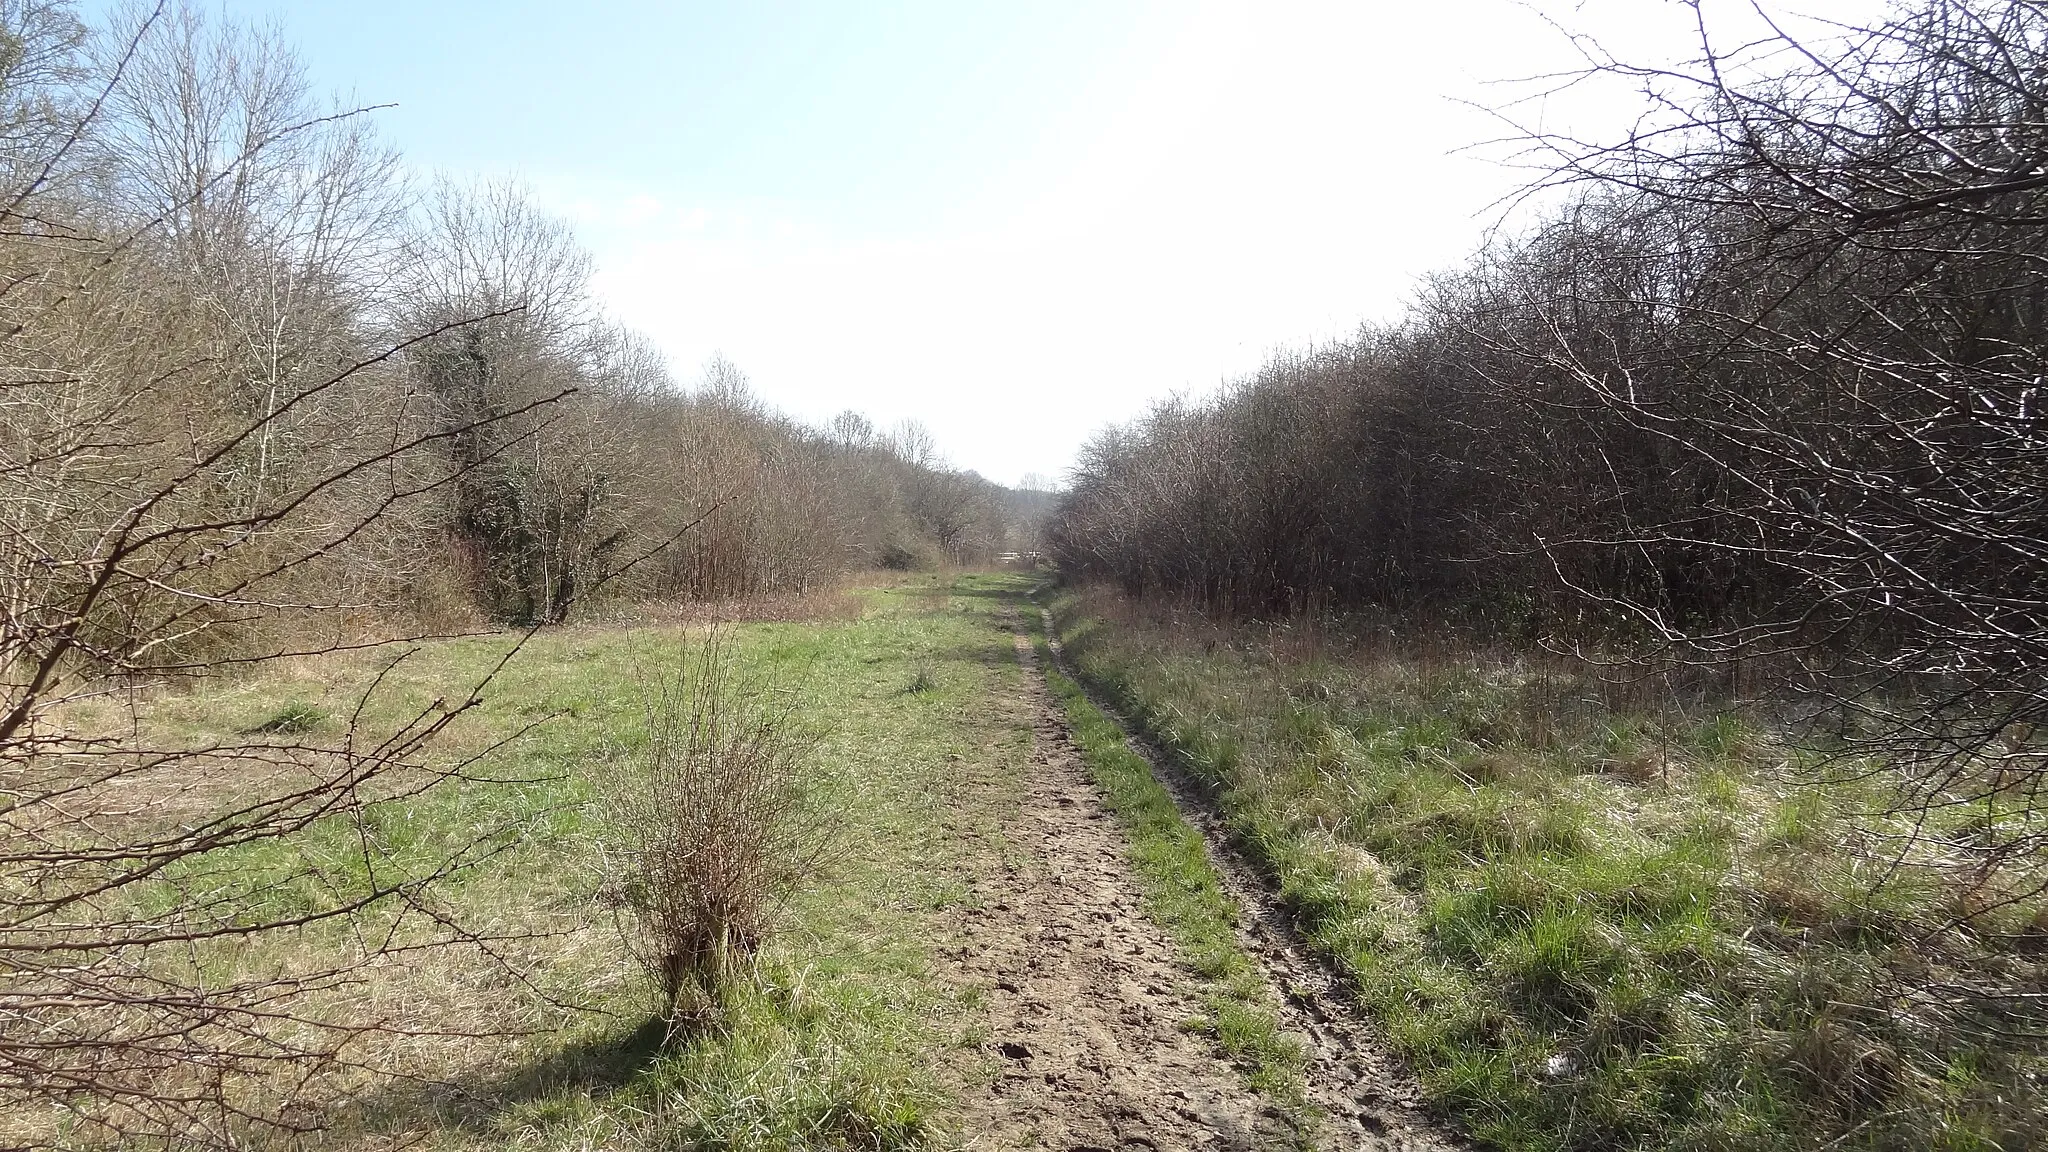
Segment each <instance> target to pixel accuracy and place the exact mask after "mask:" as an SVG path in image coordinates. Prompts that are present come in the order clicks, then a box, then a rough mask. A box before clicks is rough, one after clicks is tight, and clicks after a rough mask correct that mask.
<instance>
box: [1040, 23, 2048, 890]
mask: <svg viewBox="0 0 2048 1152" xmlns="http://www.w3.org/2000/svg"><path fill="white" fill-rule="evenodd" d="M1705 7H1706V6H1703V5H1700V4H1697V3H1696V4H1694V5H1691V8H1692V11H1693V12H1695V13H1697V14H1699V16H1700V18H1699V20H1698V24H1697V27H1698V44H1697V48H1698V51H1697V52H1696V53H1694V54H1693V55H1692V57H1691V59H1690V62H1689V63H1686V64H1683V65H1677V66H1645V65H1638V64H1634V63H1631V62H1629V61H1625V60H1621V59H1617V58H1614V57H1612V56H1609V55H1607V54H1605V53H1603V52H1602V51H1601V49H1600V48H1599V46H1598V45H1597V44H1595V43H1593V42H1592V41H1589V40H1581V41H1580V44H1581V47H1582V48H1583V49H1584V50H1585V52H1586V66H1585V69H1584V72H1583V73H1582V74H1581V75H1580V76H1579V77H1577V79H1579V80H1583V81H1585V82H1613V81H1621V82H1623V83H1625V84H1626V85H1628V86H1629V87H1631V88H1633V89H1634V90H1636V91H1637V92H1638V93H1640V94H1642V95H1643V96H1644V98H1645V109H1646V110H1645V112H1644V114H1643V117H1642V118H1641V119H1640V120H1639V121H1638V122H1637V123H1636V124H1635V126H1634V127H1633V128H1632V129H1631V130H1630V131H1629V132H1628V133H1626V134H1625V135H1623V136H1621V137H1620V138H1618V139H1594V140H1583V139H1577V138H1572V137H1567V136H1563V135H1559V134H1555V133H1545V132H1542V131H1536V130H1527V131H1519V132H1518V139H1519V140H1520V141H1521V142H1522V144H1523V145H1524V146H1525V147H1526V151H1525V152H1523V153H1522V156H1523V157H1524V158H1525V159H1528V160H1532V161H1533V162H1535V163H1536V164H1537V165H1538V166H1539V171H1540V172H1541V173H1542V175H1541V176H1540V178H1539V180H1538V181H1537V183H1536V184H1535V185H1534V186H1533V187H1532V188H1531V189H1530V194H1531V196H1532V197H1533V201H1532V202H1534V203H1540V204H1544V205H1547V207H1545V208H1543V209H1542V211H1541V212H1540V213H1539V214H1538V215H1537V217H1536V218H1535V219H1534V221H1533V223H1530V224H1528V225H1527V226H1525V227H1522V228H1521V229H1519V230H1518V231H1515V232H1514V233H1512V234H1509V235H1504V236H1502V237H1501V238H1499V239H1497V240H1495V241H1493V242H1491V243H1489V244H1488V245H1487V246H1486V247H1485V248H1483V249H1482V250H1481V251H1480V252H1478V253H1477V254H1476V255H1475V256H1474V257H1473V258H1472V259H1471V260H1470V261H1469V262H1468V263H1467V264H1465V265H1464V266H1463V267H1460V268H1457V269H1455V270H1452V271H1448V272H1445V273H1443V274H1441V275H1438V276H1436V277H1434V278H1432V279H1431V280H1430V281H1429V282H1428V283H1427V284H1426V285H1425V286H1424V288H1423V290H1422V291H1421V293H1420V299H1419V300H1418V302H1417V303H1416V304H1415V306H1414V307H1413V308H1412V310H1411V311H1410V312H1409V313H1408V315H1406V317H1405V318H1403V319H1402V320H1401V321H1400V322H1398V323H1396V324H1393V325H1389V326H1385V327H1377V328H1369V329H1366V330H1363V331H1361V332H1360V333H1359V334H1358V335H1357V336H1356V337H1354V338H1352V339H1350V340H1347V341H1342V342H1339V343H1337V344H1335V345H1332V346H1329V347H1325V348H1318V349H1314V350H1310V351H1306V352H1301V353H1297V354H1290V355H1285V356H1280V357H1277V358H1275V359H1274V360H1272V361H1271V362H1270V363H1269V364H1267V365H1266V367H1264V368H1263V369H1261V370H1260V371H1259V372H1258V373H1256V374H1255V375H1253V376H1251V377H1250V378H1247V379H1244V380H1241V381H1239V382H1237V383H1235V384H1233V385H1231V386H1229V387H1227V388H1225V389H1224V390H1223V391H1222V392H1221V393H1220V394H1219V395H1216V396H1214V397H1212V398H1208V399H1205V400H1199V401H1196V400H1188V399H1185V398H1182V399H1175V400H1172V401H1170V402H1167V403H1165V404H1162V405H1160V406H1158V407H1157V408H1156V409H1155V410H1154V411H1153V412H1151V413H1150V414H1149V415H1148V416H1146V417H1144V418H1143V419H1140V420H1138V421H1136V422H1135V423H1133V424H1131V425H1129V426H1126V427H1120V428H1114V429H1111V430H1109V431H1107V432H1105V433H1103V434H1101V435H1100V436H1099V437H1098V438H1096V439H1095V440H1094V441H1093V442H1092V443H1091V444H1090V445H1089V446H1088V447H1087V449H1086V450H1085V451H1084V453H1083V455H1082V458H1081V462H1080V464H1079V466H1078V468H1077V470H1076V472H1075V478H1074V485H1073V490H1072V492H1071V494H1070V496H1069V497H1068V498H1067V499H1066V501H1065V502H1064V504H1063V506H1062V508H1061V509H1060V511H1059V513H1058V515H1057V517H1056V522H1055V524H1054V526H1053V528H1052V529H1051V531H1052V533H1053V537H1054V541H1055V544H1054V547H1055V551H1056V553H1057V555H1058V557H1059V560H1060V563H1061V565H1062V567H1063V568H1064V569H1066V570H1067V571H1069V572H1071V573H1074V574H1076V575H1078V576H1081V577H1084V578H1093V579H1102V580H1111V581H1115V582H1117V583H1119V584H1121V585H1122V586H1123V587H1124V588H1126V589H1127V590H1129V591H1131V592H1133V593H1141V592H1156V593H1163V594H1168V595H1173V596H1179V597H1186V598H1190V599H1192V600H1194V601H1196V602H1199V603H1200V604H1202V605H1204V606H1206V607H1208V608H1209V609H1211V610H1214V611H1219V612H1229V613H1248V614H1255V615H1277V614H1285V613H1288V612H1291V611H1295V610H1299V609H1303V608H1318V607H1331V608H1341V609H1351V610H1373V611H1380V612H1387V613H1393V614H1397V615H1406V616H1409V617H1411V618H1416V617H1420V616H1429V617H1433V618H1438V619H1442V618H1456V619H1459V620H1463V621H1466V622H1467V623H1469V624H1471V625H1473V626H1475V627H1477V628H1479V629H1481V630H1482V631H1484V632H1485V633H1486V634H1488V635H1491V636H1495V637H1519V638H1521V639H1525V640H1535V639H1543V640H1546V641H1549V642H1551V643H1553V644H1563V645H1574V644H1581V643H1586V642H1594V643H1598V644H1623V645H1627V644H1635V643H1648V644H1658V645H1668V646H1670V647H1671V649H1672V650H1680V651H1682V652H1683V653H1684V657H1685V659H1687V660H1688V661H1692V662H1696V663H1699V664H1701V665H1703V666H1704V665H1715V666H1718V665H1720V664H1722V663H1724V662H1733V661H1743V660H1749V661H1758V660H1761V661H1763V662H1764V663H1765V664H1768V665H1770V666H1773V667H1776V668H1778V669H1780V670H1781V671H1783V672H1784V673H1785V675H1786V676H1787V678H1788V679H1789V680H1790V681H1791V682H1792V683H1794V684H1795V686H1797V687H1800V688H1802V689H1805V690H1810V691H1814V692H1816V693H1817V694H1818V699H1820V700H1821V701H1822V702H1824V703H1825V704H1826V706H1827V707H1828V708H1829V709H1830V710H1832V713H1833V714H1834V715H1835V716H1837V717H1838V718H1839V719H1841V721H1842V725H1841V731H1842V733H1843V734H1846V735H1849V736H1851V737H1853V738H1854V739H1855V740H1856V741H1863V742H1866V743H1869V744H1872V745H1873V746H1875V747H1878V748H1879V749H1881V750H1883V751H1885V752H1886V753H1887V754H1888V755H1890V756H1891V758H1892V760H1893V762H1894V763H1904V764H1910V765H1912V766H1913V774H1914V778H1915V779H1916V780H1917V781H1918V782H1919V785H1920V788H1919V791H1918V795H1919V796H1920V798H1921V799H1922V800H1924V801H1926V802H1928V803H1938V804H1961V803H1983V802H1986V800H1987V797H1991V798H2003V799H2001V800H1999V802H2001V803H2003V802H2006V801H2008V800H2009V801H2012V802H2014V803H2021V804H2023V805H2024V806H2025V807H2026V808H2027V809H2028V810H2030V811H2031V810H2032V806H2033V802H2034V800H2035V799H2036V798H2037V797H2036V794H2037V791H2038V787H2039V783H2040V781H2041V780H2042V779H2043V776H2044V771H2043V765H2042V756H2041V753H2040V745H2039V743H2038V740H2036V739H2035V738H2034V735H2033V734H2034V732H2035V730H2036V729H2037V728H2038V727H2041V726H2042V725H2043V724H2044V722H2048V647H2044V645H2048V405H2044V400H2048V393H2044V392H2043V381H2044V380H2048V329H2044V321H2048V314H2044V306H2048V296H2044V291H2048V289H2044V284H2048V279H2044V276H2043V272H2044V270H2048V269H2044V261H2048V228H2044V226H2043V225H2044V222H2048V9H2044V8H2042V7H2041V6H2040V5H2037V4H2031V3H2006V2H1998V0H1912V2H1910V3H1905V4H1901V5H1899V6H1896V7H1894V8H1893V9H1892V10H1891V11H1890V13H1889V14H1888V15H1887V17H1886V18H1885V19H1883V20H1881V21H1877V22H1873V23H1872V25H1871V26H1868V27H1844V26H1839V25H1835V26H1828V27H1827V28H1824V29H1823V31H1822V32H1821V33H1819V34H1815V35H1810V36H1809V35H1800V34H1795V33H1794V32H1793V31H1791V30H1789V29H1788V28H1787V27H1786V26H1784V25H1782V24H1776V23H1774V24H1771V25H1770V27H1769V29H1768V31H1767V32H1766V33H1764V34H1763V35H1761V36H1759V37H1755V38H1741V39H1742V41H1743V42H1742V43H1740V44H1739V45H1737V44H1734V43H1730V44H1726V45H1724V44H1723V43H1722V42H1721V41H1720V39H1719V38H1718V37H1717V36H1716V35H1714V34H1713V28H1714V26H1715V25H1714V22H1713V20H1712V19H1711V18H1710V14H1709V13H1707V12H1706V11H1705ZM1762 15H1763V17H1765V18H1766V19H1769V18H1771V13H1769V12H1768V11H1765V12H1763V13H1762ZM1510 115H1511V113H1510ZM2030 827H2034V828H2035V831H2034V832H2031V833H2028V834H2026V835H2024V836H2021V837H2020V840H2019V842H2018V843H2013V842H2008V841H2005V840H2001V839H2000V838H1998V837H1990V838H1988V839H1987V842H1986V843H1985V844H1981V845H1975V846H1971V847H1970V849H1969V850H1970V851H1977V852H1984V853H2005V852H2010V851H2016V850H2019V851H2025V850H2032V849H2036V848H2038V847H2039V837H2038V827H2036V826H2033V825H2030ZM1994 840H1996V841H1999V842H1998V843H1996V844H1993V843H1991V842H1990V841H1994Z"/></svg>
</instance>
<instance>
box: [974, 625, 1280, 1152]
mask: <svg viewBox="0 0 2048 1152" xmlns="http://www.w3.org/2000/svg"><path fill="white" fill-rule="evenodd" d="M1016 642H1017V650H1018V659H1019V660H1020V661H1022V662H1023V663H1024V665H1025V671H1026V675H1025V687H1024V692H1023V696H1022V698H1021V699H1019V700H1016V701H1011V702H1009V703H1011V704H1013V705H1014V706H1017V707H1020V708H1022V709H1024V710H1025V711H1026V712H1027V714H1028V715H1029V717H1030V720H1031V724H1032V728H1033V731H1034V739H1033V747H1032V756H1031V766H1030V773H1029V776H1028V778H1027V779H1026V780H1025V782H1024V796H1023V798H1022V805H1021V807H1020V808H1018V809H1016V810H1015V815H1014V816H1013V818H1012V819H1011V821H1010V822H1009V825H1008V826H1007V827H1004V828H1002V829H1000V835H1001V838H1002V840H1003V842H1004V848H1005V849H1006V851H1005V852H1004V854H1003V856H1002V858H1001V860H1000V862H998V863H995V864H994V865H992V866H991V867H990V868H989V869H987V870H986V871H985V872H984V873H983V874H982V875H980V876H977V877H975V878H974V889H975V891H974V896H975V899H972V900H969V901H968V902H967V903H966V904H965V905H964V906H963V908H962V910H961V912H960V922H959V925H958V932H957V935H956V936H955V945H954V947H953V948H951V949H949V950H948V952H949V954H950V955H951V957H952V958H953V959H954V960H955V961H957V963H958V964H959V966H960V968H961V970H962V974H963V975H964V977H965V978H966V979H967V980H968V981H969V982H971V983H972V984H974V985H976V986H979V987H981V988H983V989H985V990H986V991H985V997H984V1003H985V1007H986V1011H987V1017H988V1020H989V1027H990V1032H989V1037H988V1041H987V1043H986V1045H985V1046H984V1047H985V1051H986V1053H987V1055H988V1058H989V1060H990V1061H991V1062H992V1063H993V1064H994V1065H995V1077H994V1079H993V1081H992V1082H991V1083H989V1084H988V1085H987V1086H986V1087H985V1088H983V1089H981V1090H979V1091H970V1092H969V1093H968V1098H967V1099H966V1100H965V1101H964V1104H965V1111H966V1115H965V1117H964V1120H965V1126H966V1131H967V1132H968V1134H969V1136H970V1142H969V1147H971V1148H988V1149H994V1148H1049V1149H1062V1150H1076V1152H1078V1150H1084V1149H1105V1150H1109V1149H1145V1148H1154V1149H1162V1150H1164V1149H1180V1148H1190V1149H1251V1148H1270V1147H1279V1146H1285V1145H1287V1144H1289V1143H1291V1142H1292V1138H1291V1130H1290V1127H1289V1125H1288V1124H1287V1122H1286V1121H1285V1120H1284V1119H1283V1118H1281V1117H1280V1116H1279V1115H1278V1114H1277V1113H1276V1112H1273V1111H1272V1110H1270V1109H1269V1108H1268V1107H1267V1106H1266V1104H1265V1103H1264V1102H1263V1101H1261V1100H1260V1099H1259V1098H1258V1097H1257V1096H1255V1095H1253V1094H1252V1093H1251V1091H1250V1090H1249V1089H1247V1088H1245V1087H1244V1085H1243V1083H1242V1082H1241V1081H1240V1080H1239V1079H1238V1077H1237V1074H1236V1073H1235V1072H1234V1071H1233V1070H1232V1069H1231V1068H1230V1066H1229V1065H1228V1064H1226V1063H1225V1062H1224V1061H1223V1060H1222V1059H1221V1058H1220V1057H1218V1056H1217V1055H1216V1054H1215V1052H1214V1049H1213V1047H1212V1046H1211V1044H1210V1042H1209V1041H1208V1040H1206V1039H1205V1038H1203V1037H1202V1036H1200V1035H1196V1034H1193V1033H1190V1032H1188V1031H1187V1030H1186V1029H1185V1028H1184V1027H1183V1026H1182V1025H1183V1023H1184V1022H1185V1021H1186V1020H1187V1019H1189V1018H1190V1017H1192V1016H1195V1015H1198V1014H1199V1013H1200V1012H1201V1010H1202V1009H1201V1005H1200V1004H1199V1002H1198V1001H1197V1000H1196V998H1195V996H1194V991H1193V988H1192V987H1191V986H1190V982H1189V979H1188V977H1187V976H1186V974H1185V973H1184V972H1182V971H1181V969H1180V968H1179V967H1178V966H1177V965H1176V964H1175V961H1174V956H1173V946H1172V944H1171V943H1170V942H1169V941H1168V939H1167V938H1166V936H1165V935H1164V934H1163V933H1162V932H1161V931H1160V929H1159V928H1158V927H1156V926H1155V925H1154V924H1153V923H1152V922H1151V921H1150V920H1148V919H1147V918H1146V916H1145V913H1144V908H1143V904H1142V900H1141V897H1140V895H1139V892H1138V888H1137V884H1136V881H1135V880H1133V878H1132V876H1131V871H1130V866H1129V864H1128V863H1127V862H1126V859H1125V851H1126V847H1125V841H1124V839H1123V834H1122V833H1121V832H1120V831H1119V830H1118V828H1117V826H1116V822H1115V820H1114V818H1113V817H1112V816H1111V815H1110V813H1109V812H1108V810H1107V809H1105V808H1104V807H1103V804H1102V801H1101V799H1100V798H1099V797H1098V795H1097V793H1096V791H1095V787H1094V785H1093V784H1092V783H1091V782H1090V781H1089V779H1088V776H1087V772H1086V769H1085V768H1084V767H1083V766H1082V762H1081V759H1080V753H1079V751H1078V750H1077V749H1076V748H1075V747H1074V746H1073V744H1072V743H1071V741H1070V740H1069V738H1068V735H1067V731H1066V727H1065V725H1064V723H1063V722H1062V721H1061V719H1060V714H1059V711H1058V706H1057V705H1056V704H1055V703H1054V702H1053V701H1052V699H1051V698H1050V697H1049V696H1048V695H1047V694H1046V690H1045V683H1044V679H1043V677H1041V676H1040V675H1038V673H1037V671H1036V668H1035V664H1034V662H1033V660H1032V654H1031V646H1030V643H1029V641H1027V640H1026V639H1024V637H1023V635H1022V634H1021V633H1019V634H1018V635H1017V641H1016Z"/></svg>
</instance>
